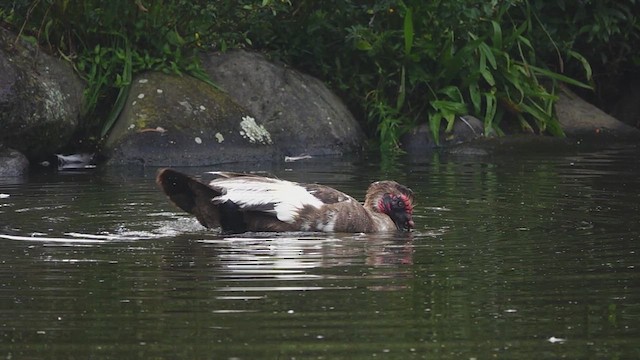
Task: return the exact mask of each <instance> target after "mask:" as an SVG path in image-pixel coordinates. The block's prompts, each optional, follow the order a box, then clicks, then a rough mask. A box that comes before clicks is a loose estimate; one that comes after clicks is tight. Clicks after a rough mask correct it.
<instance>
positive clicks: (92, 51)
mask: <svg viewBox="0 0 640 360" xmlns="http://www.w3.org/2000/svg"><path fill="white" fill-rule="evenodd" d="M244 3H245V4H252V3H253V2H251V1H244ZM220 14H223V15H220ZM229 14H234V15H233V16H231V17H227V15H229ZM244 14H252V15H255V14H256V12H255V11H253V9H252V8H247V7H246V6H243V5H242V3H237V2H234V1H222V2H216V3H211V2H208V1H196V2H192V1H186V0H178V1H164V0H150V1H143V0H135V1H133V0H83V1H78V2H71V1H68V0H46V1H42V0H22V1H20V0H18V1H14V2H13V4H12V5H11V6H10V7H6V8H3V9H2V10H0V18H1V19H3V20H4V21H5V22H7V23H9V24H13V26H14V27H15V28H16V29H19V31H20V33H21V35H22V36H23V37H25V38H27V39H32V41H34V42H39V43H40V44H42V45H44V46H46V47H47V48H49V50H50V51H51V52H53V53H58V54H59V55H60V56H62V57H64V58H65V59H67V60H69V61H70V62H71V63H72V64H73V66H74V67H75V69H76V70H77V72H78V73H79V74H80V75H81V76H82V77H83V78H84V79H85V80H86V81H87V84H88V88H87V90H86V91H85V108H84V114H83V119H84V122H83V129H82V134H81V136H87V137H88V136H94V137H103V136H104V135H105V134H106V133H107V132H108V130H109V129H110V128H111V126H112V125H113V123H114V122H115V120H116V119H117V117H118V115H119V114H120V112H121V110H122V108H123V107H124V104H125V101H126V98H127V95H128V92H129V89H130V87H131V80H132V77H133V76H134V75H135V74H139V73H141V72H144V71H149V70H154V71H163V72H166V73H175V74H183V73H186V74H189V75H191V76H195V77H197V78H199V79H201V80H203V81H206V82H209V83H210V84H212V83H211V82H210V80H209V79H208V77H207V76H206V74H205V73H204V72H203V71H202V69H201V68H200V66H199V61H198V51H200V50H201V49H203V48H205V47H206V46H205V45H203V44H214V43H215V44H217V45H218V46H219V47H220V48H223V49H224V48H226V47H227V46H229V44H231V45H232V46H237V44H238V43H240V42H241V41H245V43H249V44H250V40H249V38H248V37H243V34H242V33H241V32H239V31H236V27H237V26H238V22H236V21H234V20H235V19H236V18H242V17H243V16H244ZM245 17H246V16H245ZM223 29H224V30H223ZM212 85H213V84H212Z"/></svg>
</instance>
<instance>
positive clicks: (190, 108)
mask: <svg viewBox="0 0 640 360" xmlns="http://www.w3.org/2000/svg"><path fill="white" fill-rule="evenodd" d="M178 104H180V105H182V107H183V108H184V111H185V112H187V113H189V114H191V113H192V112H193V106H191V104H189V102H188V101H179V102H178Z"/></svg>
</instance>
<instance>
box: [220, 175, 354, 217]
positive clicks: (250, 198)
mask: <svg viewBox="0 0 640 360" xmlns="http://www.w3.org/2000/svg"><path fill="white" fill-rule="evenodd" d="M209 186H210V187H211V188H213V189H215V190H216V191H219V192H220V193H221V195H220V196H217V197H215V198H214V199H213V202H214V203H216V204H222V203H228V202H231V203H233V204H234V205H235V206H237V208H238V210H240V211H243V212H261V213H265V214H268V215H270V216H274V217H276V218H277V219H278V220H280V221H282V222H286V223H289V224H293V223H295V222H296V221H297V220H298V219H299V216H300V214H301V213H303V212H304V213H308V212H309V211H317V210H320V209H321V208H322V207H323V206H325V205H327V204H334V203H337V202H340V201H347V200H349V199H352V198H351V197H350V196H348V195H346V194H344V193H342V192H340V191H338V190H335V189H332V188H330V187H327V186H322V185H316V184H300V183H296V182H292V181H286V180H280V179H274V178H268V177H262V176H255V175H237V176H236V175H235V174H234V176H229V177H221V178H218V179H216V180H213V181H211V182H210V183H209Z"/></svg>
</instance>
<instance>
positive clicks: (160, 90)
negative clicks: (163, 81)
mask: <svg viewBox="0 0 640 360" xmlns="http://www.w3.org/2000/svg"><path fill="white" fill-rule="evenodd" d="M156 92H157V93H158V94H162V93H163V92H164V91H163V90H162V89H156Z"/></svg>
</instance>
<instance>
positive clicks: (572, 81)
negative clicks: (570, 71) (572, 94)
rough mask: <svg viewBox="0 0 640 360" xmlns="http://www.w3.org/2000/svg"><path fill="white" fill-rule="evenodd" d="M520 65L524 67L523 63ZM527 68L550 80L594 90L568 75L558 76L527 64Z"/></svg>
mask: <svg viewBox="0 0 640 360" xmlns="http://www.w3.org/2000/svg"><path fill="white" fill-rule="evenodd" d="M520 64H521V65H524V64H522V63H520ZM527 67H528V68H529V69H531V70H533V71H535V72H536V73H537V74H539V75H542V76H546V77H548V78H550V79H555V80H558V81H562V82H564V83H567V84H569V85H574V86H578V87H581V88H583V89H589V90H591V89H593V87H592V86H591V85H588V84H585V83H583V82H581V81H578V80H576V79H573V78H570V77H568V76H566V75H562V74H558V73H556V72H553V71H551V70H547V69H543V68H540V67H537V66H533V65H530V64H527Z"/></svg>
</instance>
